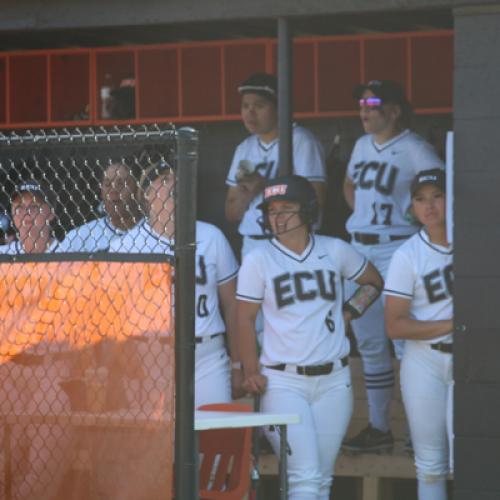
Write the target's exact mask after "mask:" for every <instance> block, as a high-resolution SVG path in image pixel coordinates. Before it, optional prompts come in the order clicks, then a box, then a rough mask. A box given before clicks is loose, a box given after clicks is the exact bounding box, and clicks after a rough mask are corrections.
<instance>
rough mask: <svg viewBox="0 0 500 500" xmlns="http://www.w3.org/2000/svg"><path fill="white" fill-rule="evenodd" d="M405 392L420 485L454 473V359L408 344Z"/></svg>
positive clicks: (403, 372)
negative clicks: (421, 482) (451, 472)
mask: <svg viewBox="0 0 500 500" xmlns="http://www.w3.org/2000/svg"><path fill="white" fill-rule="evenodd" d="M401 391H402V394H403V402H404V405H405V409H406V415H407V417H408V422H409V424H410V432H411V438H412V443H413V448H414V450H415V466H416V468H417V478H418V479H419V481H424V482H426V481H429V482H432V481H434V480H436V479H438V478H441V479H443V478H446V476H447V474H448V473H449V472H450V471H452V470H453V356H452V355H451V354H447V353H443V352H439V351H435V350H433V349H431V348H430V346H429V345H427V344H425V343H423V342H419V341H410V340H409V341H406V346H405V352H404V355H403V361H402V362H401Z"/></svg>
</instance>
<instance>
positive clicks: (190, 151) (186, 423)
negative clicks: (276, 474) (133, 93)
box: [174, 127, 198, 500]
mask: <svg viewBox="0 0 500 500" xmlns="http://www.w3.org/2000/svg"><path fill="white" fill-rule="evenodd" d="M197 159H198V134H197V132H196V131H195V130H194V129H190V128H187V127H186V128H182V129H179V131H178V138H177V168H176V204H175V278H176V279H175V314H174V316H175V380H176V391H175V469H174V471H175V496H176V498H182V499H185V500H196V499H197V498H198V481H197V478H198V468H197V457H196V436H195V432H194V349H195V341H194V336H195V331H194V325H195V316H194V315H195V252H196V248H195V242H196V170H197ZM195 478H196V479H195Z"/></svg>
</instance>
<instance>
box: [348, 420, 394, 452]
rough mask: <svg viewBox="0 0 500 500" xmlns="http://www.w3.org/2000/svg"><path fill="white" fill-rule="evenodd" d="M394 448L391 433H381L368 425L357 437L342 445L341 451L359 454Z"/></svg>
mask: <svg viewBox="0 0 500 500" xmlns="http://www.w3.org/2000/svg"><path fill="white" fill-rule="evenodd" d="M393 446H394V438H393V437H392V432H391V431H387V432H383V431H380V430H379V429H376V428H375V427H372V426H371V425H368V427H366V428H365V429H363V430H362V431H361V432H360V433H359V434H358V435H357V436H354V437H352V438H350V439H348V440H347V441H345V442H344V443H343V444H342V449H343V450H346V451H354V452H359V453H367V452H381V451H390V450H392V448H393Z"/></svg>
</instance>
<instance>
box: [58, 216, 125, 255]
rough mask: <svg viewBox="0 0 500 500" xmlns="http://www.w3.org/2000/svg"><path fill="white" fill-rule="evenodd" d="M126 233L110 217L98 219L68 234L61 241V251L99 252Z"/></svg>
mask: <svg viewBox="0 0 500 500" xmlns="http://www.w3.org/2000/svg"><path fill="white" fill-rule="evenodd" d="M125 233H126V231H123V230H122V229H118V228H117V227H115V226H113V224H111V222H110V221H109V219H108V217H102V218H100V219H96V220H93V221H90V222H87V223H86V224H83V225H82V226H79V227H77V228H75V229H72V230H71V231H69V232H68V233H67V234H66V237H65V238H64V240H63V241H62V242H61V246H60V248H59V251H60V252H99V251H105V250H107V249H108V248H109V245H110V242H111V240H112V239H114V238H120V237H121V236H123V235H124V234H125Z"/></svg>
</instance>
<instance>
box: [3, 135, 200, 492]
mask: <svg viewBox="0 0 500 500" xmlns="http://www.w3.org/2000/svg"><path fill="white" fill-rule="evenodd" d="M194 136H195V133H194V132H193V137H194ZM178 139H179V133H178V132H177V131H176V130H175V129H173V128H160V127H157V126H150V127H140V128H131V127H128V128H113V129H104V128H100V129H98V130H95V129H89V130H85V131H82V130H73V131H68V130H63V131H56V130H51V131H39V132H37V133H31V132H27V133H23V134H22V135H17V134H10V135H2V134H0V162H1V171H0V187H1V192H0V207H1V215H0V222H1V224H0V226H1V227H0V237H1V238H2V240H3V241H0V243H1V246H0V319H1V323H0V371H1V373H0V379H1V383H0V418H1V421H0V424H1V428H0V445H1V449H0V499H5V500H10V499H13V500H27V499H33V500H35V499H36V500H43V499H47V500H54V499H56V498H57V499H58V498H61V499H62V498H64V499H71V498H72V499H75V500H76V499H85V500H87V499H89V500H90V499H92V500H93V499H102V500H104V499H106V500H110V499H120V500H124V499H129V500H140V499H145V500H146V499H153V498H154V499H156V498H162V499H167V498H170V495H171V490H172V455H173V444H172V443H173V441H174V439H173V438H174V436H173V415H174V407H173V405H174V388H175V382H174V381H175V355H174V347H175V346H174V337H175V336H174V314H173V271H172V269H173V266H172V262H173V259H174V258H175V246H174V235H175V217H174V214H175V212H176V210H177V208H178V203H177V199H176V183H175V179H176V168H177V167H179V161H178V158H179V156H178V154H177V152H178V151H177V149H178ZM186 202H187V203H188V204H189V203H190V200H186ZM187 210H188V211H189V207H187ZM192 218H193V220H194V214H193V215H192ZM177 278H180V276H177Z"/></svg>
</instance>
